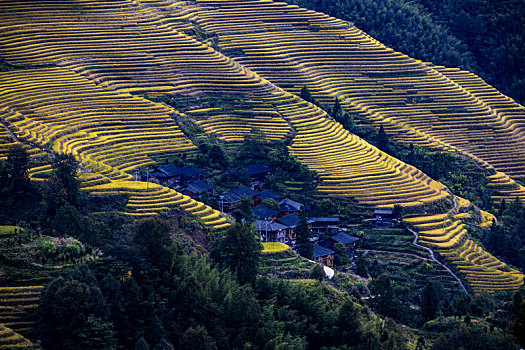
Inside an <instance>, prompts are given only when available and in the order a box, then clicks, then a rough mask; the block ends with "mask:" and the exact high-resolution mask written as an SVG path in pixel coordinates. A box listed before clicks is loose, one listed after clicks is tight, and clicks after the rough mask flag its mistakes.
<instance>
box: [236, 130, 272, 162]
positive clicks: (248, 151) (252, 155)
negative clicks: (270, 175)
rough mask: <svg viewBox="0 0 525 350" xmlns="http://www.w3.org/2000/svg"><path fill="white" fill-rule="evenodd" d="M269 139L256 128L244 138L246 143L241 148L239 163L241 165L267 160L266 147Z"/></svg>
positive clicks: (238, 156) (238, 155)
mask: <svg viewBox="0 0 525 350" xmlns="http://www.w3.org/2000/svg"><path fill="white" fill-rule="evenodd" d="M266 142H267V139H266V135H265V134H264V132H263V131H262V130H261V129H259V128H257V127H254V128H252V130H251V131H250V132H249V133H248V134H246V135H245V136H244V142H243V143H242V145H241V147H240V148H239V153H238V154H237V161H238V162H239V163H241V164H250V163H254V162H255V163H257V162H264V160H265V159H266V152H265V149H266V147H265V145H266Z"/></svg>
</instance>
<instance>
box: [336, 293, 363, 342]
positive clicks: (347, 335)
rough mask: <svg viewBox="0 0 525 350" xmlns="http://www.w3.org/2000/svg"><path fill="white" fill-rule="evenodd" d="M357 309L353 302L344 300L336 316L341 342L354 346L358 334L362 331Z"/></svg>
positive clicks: (358, 340)
mask: <svg viewBox="0 0 525 350" xmlns="http://www.w3.org/2000/svg"><path fill="white" fill-rule="evenodd" d="M359 316H360V315H359V311H358V309H357V308H356V307H355V305H354V303H353V302H351V301H350V300H346V301H345V302H344V303H343V305H342V306H341V309H340V310H339V314H338V316H337V326H338V328H339V331H340V332H341V339H342V343H343V344H347V345H349V346H355V345H357V344H359V342H360V339H359V336H360V334H361V333H362V326H361V322H360V321H359V320H360V317H359Z"/></svg>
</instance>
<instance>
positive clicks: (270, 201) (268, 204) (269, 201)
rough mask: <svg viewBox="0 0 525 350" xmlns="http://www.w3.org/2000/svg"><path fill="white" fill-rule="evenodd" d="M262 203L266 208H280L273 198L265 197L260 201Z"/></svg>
mask: <svg viewBox="0 0 525 350" xmlns="http://www.w3.org/2000/svg"><path fill="white" fill-rule="evenodd" d="M261 204H262V205H264V206H266V207H267V208H270V209H273V210H277V211H279V210H280V209H281V208H280V207H279V203H277V201H276V200H275V199H271V198H266V199H265V200H263V201H262V202H261Z"/></svg>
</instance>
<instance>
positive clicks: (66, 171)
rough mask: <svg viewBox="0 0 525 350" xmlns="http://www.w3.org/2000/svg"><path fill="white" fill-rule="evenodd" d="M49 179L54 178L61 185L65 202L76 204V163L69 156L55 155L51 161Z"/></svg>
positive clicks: (77, 181)
mask: <svg viewBox="0 0 525 350" xmlns="http://www.w3.org/2000/svg"><path fill="white" fill-rule="evenodd" d="M51 177H55V178H56V179H57V180H58V181H60V183H61V184H62V186H63V188H64V190H65V192H66V195H67V201H68V202H69V203H71V204H73V205H76V204H77V203H78V197H79V189H80V182H79V180H78V163H77V161H76V160H75V157H73V156H72V155H70V154H60V155H57V156H56V158H55V160H54V161H53V172H52V174H51Z"/></svg>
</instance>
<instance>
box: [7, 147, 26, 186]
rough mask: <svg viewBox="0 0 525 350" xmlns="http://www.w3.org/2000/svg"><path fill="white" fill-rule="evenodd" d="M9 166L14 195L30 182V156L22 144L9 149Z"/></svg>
mask: <svg viewBox="0 0 525 350" xmlns="http://www.w3.org/2000/svg"><path fill="white" fill-rule="evenodd" d="M7 164H8V167H9V172H10V173H11V187H12V191H13V193H15V192H18V191H21V190H23V189H24V188H25V187H26V185H27V183H28V181H29V177H28V171H29V155H28V154H27V151H26V150H25V148H24V147H23V146H22V145H21V144H18V143H16V144H14V145H12V146H11V147H10V148H9V151H8V153H7Z"/></svg>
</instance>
